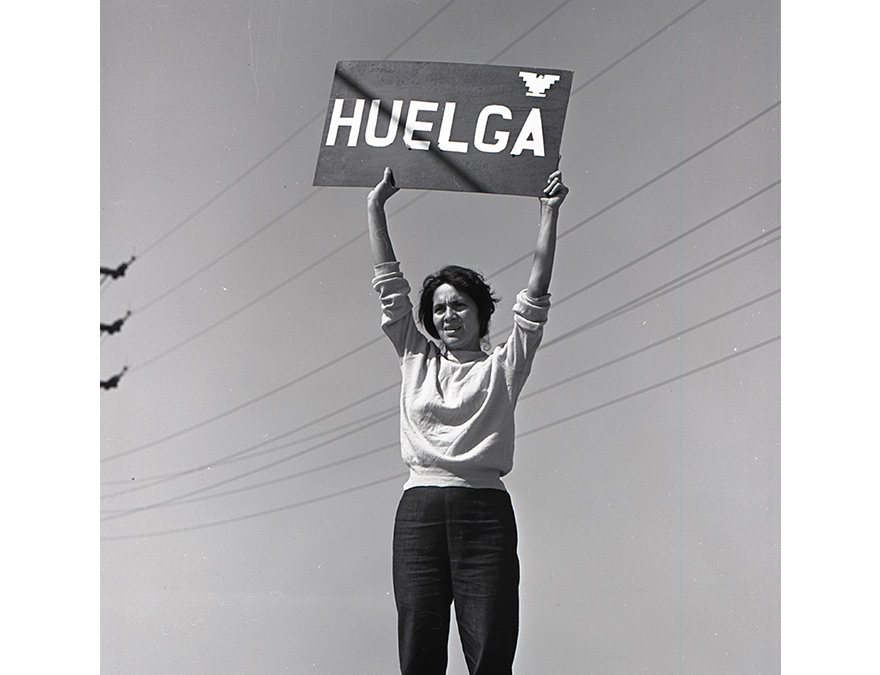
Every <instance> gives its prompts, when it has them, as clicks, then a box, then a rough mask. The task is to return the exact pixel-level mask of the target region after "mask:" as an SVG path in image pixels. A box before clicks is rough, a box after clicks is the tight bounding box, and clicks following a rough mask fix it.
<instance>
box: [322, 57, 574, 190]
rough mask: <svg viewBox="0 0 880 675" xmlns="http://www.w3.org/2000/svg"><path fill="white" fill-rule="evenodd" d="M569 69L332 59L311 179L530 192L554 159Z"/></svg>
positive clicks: (553, 166)
mask: <svg viewBox="0 0 880 675" xmlns="http://www.w3.org/2000/svg"><path fill="white" fill-rule="evenodd" d="M571 81H572V73H571V71H566V70H558V69H544V68H527V67H512V66H486V65H473V64H464V63H437V62H420V61H340V62H339V63H338V64H337V65H336V72H335V75H334V78H333V87H332V90H331V93H330V104H329V106H328V108H327V115H326V118H325V120H324V130H323V133H322V135H321V147H320V151H319V155H318V163H317V168H316V171H315V180H314V184H315V185H335V186H360V187H372V186H374V185H375V184H376V183H378V182H379V181H380V180H381V179H382V173H383V170H384V168H385V167H386V166H389V167H391V168H392V170H393V171H394V177H395V182H396V185H397V186H398V187H402V188H421V189H429V190H455V191H466V192H491V193H498V194H518V195H530V196H539V195H540V194H541V190H542V189H543V187H544V185H545V184H546V180H547V176H548V175H549V174H550V173H551V172H552V171H554V170H555V169H556V168H557V167H558V164H559V155H560V145H561V142H562V128H563V123H564V121H565V111H566V107H567V105H568V97H569V93H570V91H571Z"/></svg>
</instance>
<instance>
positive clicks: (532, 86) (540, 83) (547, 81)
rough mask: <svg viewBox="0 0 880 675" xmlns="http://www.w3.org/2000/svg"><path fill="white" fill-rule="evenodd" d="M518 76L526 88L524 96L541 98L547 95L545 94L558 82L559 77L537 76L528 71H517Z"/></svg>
mask: <svg viewBox="0 0 880 675" xmlns="http://www.w3.org/2000/svg"><path fill="white" fill-rule="evenodd" d="M519 76H520V78H521V79H522V81H523V82H525V83H526V88H528V91H527V92H526V96H540V97H542V98H543V97H544V96H546V95H547V94H546V93H545V92H546V91H547V90H548V89H549V88H550V87H552V86H553V85H554V84H555V83H556V82H557V81H558V80H559V75H538V73H531V72H529V71H528V70H521V71H519Z"/></svg>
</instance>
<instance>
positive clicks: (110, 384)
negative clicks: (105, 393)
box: [101, 366, 128, 389]
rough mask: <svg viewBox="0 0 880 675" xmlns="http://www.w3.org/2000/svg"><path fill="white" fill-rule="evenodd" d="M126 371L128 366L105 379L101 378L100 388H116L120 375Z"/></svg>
mask: <svg viewBox="0 0 880 675" xmlns="http://www.w3.org/2000/svg"><path fill="white" fill-rule="evenodd" d="M127 372H128V366H124V367H123V368H122V371H121V372H119V373H117V374H116V375H114V376H113V377H111V378H109V379H107V380H101V389H116V387H118V386H119V381H120V380H121V379H122V376H123V375H125V373H127Z"/></svg>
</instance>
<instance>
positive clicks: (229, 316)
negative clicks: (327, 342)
mask: <svg viewBox="0 0 880 675" xmlns="http://www.w3.org/2000/svg"><path fill="white" fill-rule="evenodd" d="M427 194H428V193H427V192H422V193H421V194H418V195H416V196H415V197H414V198H413V199H411V200H410V201H409V202H408V203H406V204H404V205H403V206H401V207H400V208H399V209H397V210H396V211H394V212H393V213H392V214H390V215H391V216H392V217H393V216H396V215H397V214H399V213H401V212H403V211H404V210H406V209H408V208H409V207H410V206H412V205H413V204H415V203H416V202H417V201H419V200H420V199H423V198H424V197H425V196H426V195H427ZM281 217H282V216H279V218H281ZM263 229H265V228H263ZM366 235H367V231H366V229H364V230H363V231H362V232H359V233H358V234H356V235H355V236H353V237H351V238H350V239H348V240H347V241H345V242H343V243H342V244H340V245H339V246H337V247H336V248H334V249H333V250H332V251H330V252H329V253H326V254H324V255H323V256H321V257H320V258H318V259H317V260H315V261H313V262H311V263H310V264H309V265H307V266H306V267H303V268H301V269H299V270H297V271H296V272H295V273H294V274H292V275H291V276H289V277H287V278H286V279H285V280H284V281H282V282H281V283H279V284H276V285H275V286H273V287H272V288H270V289H269V290H268V291H265V292H264V293H262V294H261V295H259V296H257V297H256V298H254V299H253V300H251V301H249V302H246V303H245V304H244V305H242V306H240V307H238V308H237V309H235V310H233V311H232V312H230V313H229V314H226V315H225V316H223V317H221V318H219V319H217V320H216V321H214V322H213V323H211V324H210V325H209V326H207V327H206V328H203V329H202V330H200V331H199V332H197V333H195V334H194V335H190V336H189V337H187V338H185V339H183V340H181V341H180V342H177V343H176V344H174V345H172V346H171V347H169V348H168V349H166V350H165V351H163V352H160V353H159V354H156V355H155V356H152V357H150V358H149V359H147V360H146V361H143V362H142V363H140V364H139V365H138V366H136V367H134V368H132V370H133V371H136V370H139V369H141V368H144V367H146V366H148V365H150V364H152V363H155V362H156V361H158V360H160V359H162V358H164V357H166V356H168V355H169V354H172V353H174V352H175V351H177V350H178V349H180V348H181V347H183V346H184V345H187V344H189V343H190V342H192V341H193V340H196V339H198V338H200V337H202V336H203V335H205V334H206V333H209V332H210V331H212V330H214V329H215V328H217V327H218V326H221V325H223V324H224V323H226V322H227V321H229V320H230V319H233V318H234V317H236V316H238V315H239V314H241V313H242V312H244V311H245V310H247V309H250V308H251V307H253V306H254V305H256V304H257V303H259V302H262V301H263V300H265V299H266V298H268V297H269V296H270V295H272V294H273V293H275V292H276V291H279V290H281V289H282V288H284V287H285V286H287V285H289V284H290V283H292V282H294V281H296V280H297V279H299V278H300V277H301V276H302V275H304V274H306V273H307V272H310V271H311V270H313V269H315V268H316V267H318V266H319V265H321V264H322V263H324V262H326V261H327V260H329V259H330V258H332V257H333V256H334V255H336V254H337V253H339V252H340V251H342V250H344V249H346V248H348V247H349V246H351V245H352V244H353V243H355V242H356V241H359V240H360V239H363V238H364V237H365V236H366ZM253 236H256V234H254V235H252V237H253ZM252 237H251V238H252ZM190 278H193V277H190ZM141 311H143V310H141Z"/></svg>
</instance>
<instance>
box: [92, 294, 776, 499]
mask: <svg viewBox="0 0 880 675" xmlns="http://www.w3.org/2000/svg"><path fill="white" fill-rule="evenodd" d="M779 293H780V289H776V290H774V291H770V292H769V293H765V294H763V295H761V296H759V297H757V298H754V299H752V300H749V301H748V302H745V303H742V304H740V305H738V306H736V307H733V308H731V309H728V310H726V311H724V312H721V313H720V314H716V315H715V316H713V317H711V318H709V319H705V320H704V321H700V322H698V323H695V324H693V325H691V326H689V327H687V328H685V329H683V330H680V331H678V332H676V333H673V334H671V335H668V336H666V337H663V338H660V339H659V340H655V341H654V342H652V343H650V344H648V345H645V346H643V347H639V348H638V349H635V350H632V351H630V352H627V353H626V354H622V355H621V356H618V357H615V358H613V359H610V360H608V361H605V362H603V363H601V364H598V365H594V366H591V367H590V368H587V369H586V370H583V371H580V372H578V373H575V374H573V375H570V376H568V377H564V378H562V379H561V380H557V381H556V382H553V383H551V384H548V385H546V386H544V387H541V388H540V389H537V390H534V391H531V392H529V393H527V394H525V395H524V396H522V397H521V399H520V400H526V399H529V398H532V397H534V396H538V395H540V394H543V393H545V392H547V391H550V390H551V389H555V388H556V387H559V386H562V385H564V384H568V383H570V382H572V381H574V380H577V379H580V378H582V377H585V376H587V375H592V374H594V373H597V372H599V371H601V370H604V369H606V368H609V367H611V366H614V365H617V364H619V363H622V362H623V361H626V360H628V359H631V358H634V357H635V356H639V355H641V354H644V353H646V352H648V351H650V350H652V349H656V348H657V347H660V346H662V345H664V344H667V343H669V342H672V341H673V340H677V339H680V338H682V337H684V336H685V335H688V334H690V333H693V332H695V331H697V330H700V329H701V328H705V327H706V326H709V325H711V324H713V323H716V322H718V321H720V320H722V319H724V318H727V317H729V316H732V315H733V314H736V313H738V312H741V311H743V310H745V309H748V308H749V307H752V306H754V305H757V304H759V303H761V302H763V301H765V300H768V299H769V298H772V297H773V296H776V295H778V294H779ZM388 413H391V414H393V415H396V414H397V408H396V407H395V408H391V409H389V410H384V411H381V412H379V413H376V414H374V416H375V417H376V418H377V420H378V421H384V420H385V419H387V418H388ZM360 421H363V420H360ZM358 431H360V430H358ZM398 444H399V442H398V441H394V442H393V443H390V444H386V445H383V446H381V447H379V448H374V449H372V450H368V451H366V452H363V453H359V454H357V455H352V456H350V457H347V458H344V459H341V460H336V461H333V462H329V463H325V464H322V465H320V466H316V467H311V468H309V469H306V470H304V471H298V472H295V473H292V474H287V475H285V476H279V477H276V478H273V479H271V480H268V481H264V482H262V483H256V484H253V485H248V486H245V487H241V488H237V489H234V490H227V491H224V492H215V493H212V494H208V495H201V496H198V497H187V498H183V497H181V498H176V499H173V500H164V501H163V502H159V503H157V504H155V505H152V506H148V507H143V508H140V509H116V510H105V511H102V513H108V514H112V513H134V512H136V511H139V510H145V509H147V508H158V507H163V506H179V505H183V504H190V503H195V502H198V501H203V500H207V499H216V498H218V497H226V496H231V495H234V494H240V493H242V492H247V491H251V490H256V489H260V488H263V487H267V486H269V485H274V484H277V483H281V482H285V481H288V480H293V479H295V478H301V477H303V476H306V475H310V474H313V473H316V472H318V471H323V470H326V469H330V468H334V467H337V466H340V465H342V464H345V463H348V462H351V461H354V460H356V459H360V458H362V457H366V456H368V455H372V454H376V453H378V452H381V451H383V450H387V449H390V448H391V447H397V446H398ZM325 445H326V444H321V445H319V446H315V447H314V448H310V449H309V450H308V451H311V450H314V449H318V448H321V447H325ZM283 447H284V446H280V447H278V448H272V449H271V451H275V450H280V449H282V448H283ZM308 451H307V452H308ZM302 454H305V452H303V453H297V455H296V456H301V455H302ZM220 465H221V464H220V463H217V462H215V463H212V464H211V465H210V467H217V466H220ZM210 467H207V466H206V467H202V469H201V470H205V469H207V468H210ZM192 473H194V471H192V470H188V471H185V472H181V473H180V474H179V475H178V476H177V477H183V476H185V475H190V474H192ZM240 477H244V475H241V476H237V477H235V479H238V478H240ZM163 482H164V481H163ZM154 485H155V483H150V484H149V485H147V486H146V487H153V486H154ZM117 494H122V493H117ZM125 494H127V493H125ZM109 496H112V495H108V497H109Z"/></svg>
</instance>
